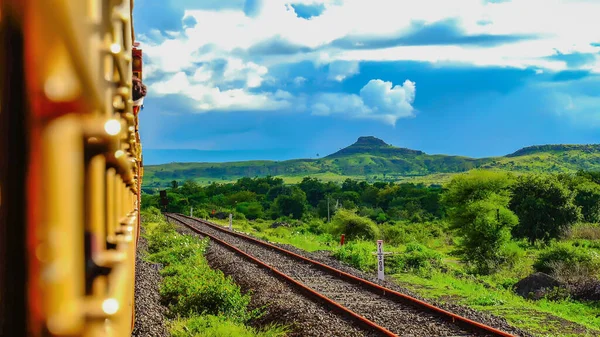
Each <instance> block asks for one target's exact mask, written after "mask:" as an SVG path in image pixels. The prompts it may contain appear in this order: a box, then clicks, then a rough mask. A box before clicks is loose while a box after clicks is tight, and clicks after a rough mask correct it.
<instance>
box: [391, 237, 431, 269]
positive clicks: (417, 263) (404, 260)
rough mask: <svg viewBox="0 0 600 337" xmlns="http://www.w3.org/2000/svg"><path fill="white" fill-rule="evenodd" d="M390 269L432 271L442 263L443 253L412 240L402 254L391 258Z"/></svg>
mask: <svg viewBox="0 0 600 337" xmlns="http://www.w3.org/2000/svg"><path fill="white" fill-rule="evenodd" d="M390 262H391V263H390V269H391V270H390V271H391V272H399V271H431V270H432V269H437V268H439V267H440V266H441V264H442V255H441V254H440V253H438V252H436V251H434V250H431V249H429V248H427V247H425V246H423V245H420V244H418V243H415V242H411V243H409V244H408V245H406V250H405V251H404V252H403V253H402V254H398V255H393V256H392V258H391V259H390Z"/></svg>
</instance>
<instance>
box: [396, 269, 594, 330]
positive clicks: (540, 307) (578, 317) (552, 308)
mask: <svg viewBox="0 0 600 337" xmlns="http://www.w3.org/2000/svg"><path fill="white" fill-rule="evenodd" d="M393 278H394V279H395V280H396V281H397V282H398V283H399V284H401V285H402V286H404V287H406V288H408V289H410V290H412V291H414V292H416V293H419V294H420V295H422V296H424V297H426V298H429V299H435V300H448V299H451V300H452V302H455V303H458V304H462V305H467V306H469V307H472V308H474V309H477V310H481V311H486V312H490V313H492V314H496V315H498V316H502V317H504V318H506V319H507V321H508V322H509V323H511V324H513V325H514V326H517V327H520V328H523V329H526V330H528V331H531V332H533V333H535V334H539V335H543V336H582V335H583V334H582V331H581V330H579V329H577V328H576V327H573V326H569V325H567V324H565V322H562V321H560V320H556V319H552V318H550V316H557V317H559V318H562V319H565V320H568V321H571V322H575V323H578V324H581V325H583V326H585V327H587V328H589V329H596V330H597V329H600V317H597V314H598V312H599V311H598V310H599V309H600V305H599V304H598V303H582V302H577V301H572V300H569V299H567V300H560V301H550V300H547V299H542V300H539V301H530V300H526V299H524V298H522V297H520V296H518V295H516V294H514V293H513V292H512V291H510V290H507V289H502V287H497V286H495V287H490V286H489V285H490V283H488V282H486V283H481V282H478V281H476V280H470V279H461V278H457V277H455V276H452V275H449V274H446V273H442V272H434V273H432V274H431V275H429V277H421V276H419V275H415V274H411V273H402V274H396V275H393ZM484 281H485V279H484ZM569 330H571V331H569ZM596 333H600V332H598V331H596ZM590 336H591V334H590Z"/></svg>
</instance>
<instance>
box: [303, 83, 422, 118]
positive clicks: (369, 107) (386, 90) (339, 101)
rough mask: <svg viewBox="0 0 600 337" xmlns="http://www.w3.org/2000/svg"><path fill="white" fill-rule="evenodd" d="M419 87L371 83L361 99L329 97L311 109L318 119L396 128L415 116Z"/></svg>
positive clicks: (359, 97)
mask: <svg viewBox="0 0 600 337" xmlns="http://www.w3.org/2000/svg"><path fill="white" fill-rule="evenodd" d="M415 96H416V88H415V83H414V82H412V81H410V80H406V81H404V83H403V84H402V85H395V86H393V84H392V82H386V81H382V80H380V79H374V80H370V81H369V83H367V84H366V85H365V86H364V87H363V88H362V89H361V90H360V93H359V95H355V94H344V93H325V94H321V95H318V96H317V97H316V99H315V102H314V103H313V104H312V106H311V110H312V113H313V114H314V115H320V116H327V115H333V114H344V115H347V116H349V117H353V118H367V119H374V120H379V121H382V122H384V123H386V124H390V125H395V124H396V121H397V120H398V119H400V118H406V117H412V116H414V108H413V106H412V104H413V103H414V100H415Z"/></svg>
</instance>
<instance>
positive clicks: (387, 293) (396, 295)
mask: <svg viewBox="0 0 600 337" xmlns="http://www.w3.org/2000/svg"><path fill="white" fill-rule="evenodd" d="M177 216H181V217H184V218H187V219H190V220H193V221H196V222H200V223H202V224H204V225H207V226H209V227H211V228H214V229H217V230H219V231H222V232H224V233H228V234H231V235H234V236H237V237H240V238H244V239H246V240H250V241H252V242H254V243H257V244H259V245H262V246H266V247H269V248H272V249H274V250H277V251H279V252H282V253H284V254H287V255H290V256H293V257H294V258H296V259H299V260H301V261H304V262H308V263H311V264H313V265H316V266H318V267H319V268H321V269H324V270H326V271H328V272H330V273H332V274H335V275H338V276H339V277H341V278H344V279H348V280H351V281H353V282H355V283H358V284H360V285H361V286H363V287H364V288H366V289H368V290H371V291H374V292H376V293H380V295H382V296H384V297H388V298H391V299H395V300H402V301H405V302H409V303H411V304H413V305H415V306H418V307H421V308H424V309H427V310H431V311H433V312H436V313H438V314H440V315H441V316H444V317H447V318H450V319H451V320H452V322H455V321H459V322H461V323H463V324H464V325H466V326H468V327H471V328H474V329H476V330H481V331H484V332H486V333H490V334H492V335H494V336H502V337H515V336H514V335H511V334H509V333H507V332H504V331H502V330H499V329H496V328H493V327H490V326H487V325H485V324H482V323H479V322H476V321H474V320H471V319H469V318H466V317H463V316H460V315H457V314H455V313H452V312H450V311H447V310H444V309H442V308H438V307H436V306H434V305H431V304H429V303H427V302H425V301H422V300H419V299H417V298H414V297H412V296H409V295H406V294H403V293H400V292H398V291H395V290H392V289H390V288H386V287H383V286H380V285H378V284H376V283H373V282H371V281H367V280H365V279H362V278H359V277H356V276H354V275H352V274H349V273H346V272H344V271H341V270H339V269H336V268H333V267H331V266H328V265H326V264H323V263H321V262H318V261H315V260H312V259H309V258H307V257H305V256H302V255H299V254H296V253H294V252H292V251H289V250H287V249H284V248H281V247H278V246H275V245H273V244H270V243H268V242H264V241H261V240H259V239H256V238H254V237H251V236H249V235H245V234H241V233H238V232H234V231H230V230H228V229H226V228H224V227H222V226H220V225H217V224H214V223H211V222H209V221H206V220H202V219H196V218H192V217H190V216H187V215H183V214H177ZM167 217H169V218H172V219H174V220H177V221H178V222H180V223H182V224H184V225H185V226H186V227H188V228H190V229H192V230H193V231H195V232H197V233H201V234H202V235H206V236H208V237H210V238H211V239H213V240H215V241H217V242H219V243H222V244H224V245H225V246H228V247H231V248H233V249H234V250H235V251H237V252H239V253H241V254H243V255H245V256H247V257H249V258H251V259H252V260H253V261H255V262H257V263H258V264H260V265H263V266H265V267H267V268H269V269H271V270H273V271H274V272H276V273H277V274H278V275H279V274H281V276H282V277H284V278H286V279H288V280H290V281H291V282H293V283H294V284H297V285H298V286H300V287H301V288H303V289H305V290H308V291H309V292H311V293H313V294H314V295H316V296H318V297H319V298H323V299H325V300H326V301H328V302H329V303H331V304H333V305H334V306H336V307H339V308H340V309H342V310H344V311H346V312H349V313H351V315H352V316H355V318H358V319H359V320H360V321H361V322H363V323H365V324H368V325H369V326H371V327H373V326H377V327H379V328H381V329H383V330H381V331H382V332H383V331H384V330H385V332H384V333H386V334H387V336H397V335H395V334H393V333H392V332H389V330H386V329H385V328H383V327H380V326H378V325H377V324H376V323H374V322H371V321H369V320H367V319H365V318H364V317H362V316H360V315H358V314H356V313H354V312H352V311H350V310H349V309H346V308H345V307H343V306H341V305H340V304H338V303H336V302H334V301H332V300H330V299H329V298H327V297H325V296H323V295H321V294H319V293H316V292H315V291H314V290H312V289H310V288H307V287H305V286H304V285H303V284H301V283H299V282H297V281H295V280H293V279H291V278H289V277H288V276H287V275H285V274H282V273H281V272H279V271H278V270H276V269H275V268H272V267H271V266H269V265H266V264H264V263H263V262H262V261H259V260H257V259H256V258H254V257H252V256H250V255H248V254H246V253H245V252H242V251H241V250H239V249H238V248H236V247H233V246H231V245H230V244H228V243H225V242H224V241H222V240H220V239H217V238H215V237H214V236H212V235H210V234H207V233H204V232H202V231H200V230H198V229H197V228H194V227H192V226H189V225H187V224H185V223H184V222H182V221H181V220H179V219H177V218H175V217H173V216H172V215H170V214H167ZM375 290H376V291H375Z"/></svg>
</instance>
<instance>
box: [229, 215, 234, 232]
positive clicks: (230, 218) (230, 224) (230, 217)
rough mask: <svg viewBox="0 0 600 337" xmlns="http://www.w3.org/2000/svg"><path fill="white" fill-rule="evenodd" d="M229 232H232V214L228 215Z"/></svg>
mask: <svg viewBox="0 0 600 337" xmlns="http://www.w3.org/2000/svg"><path fill="white" fill-rule="evenodd" d="M229 230H230V231H232V230H233V214H231V213H229Z"/></svg>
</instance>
